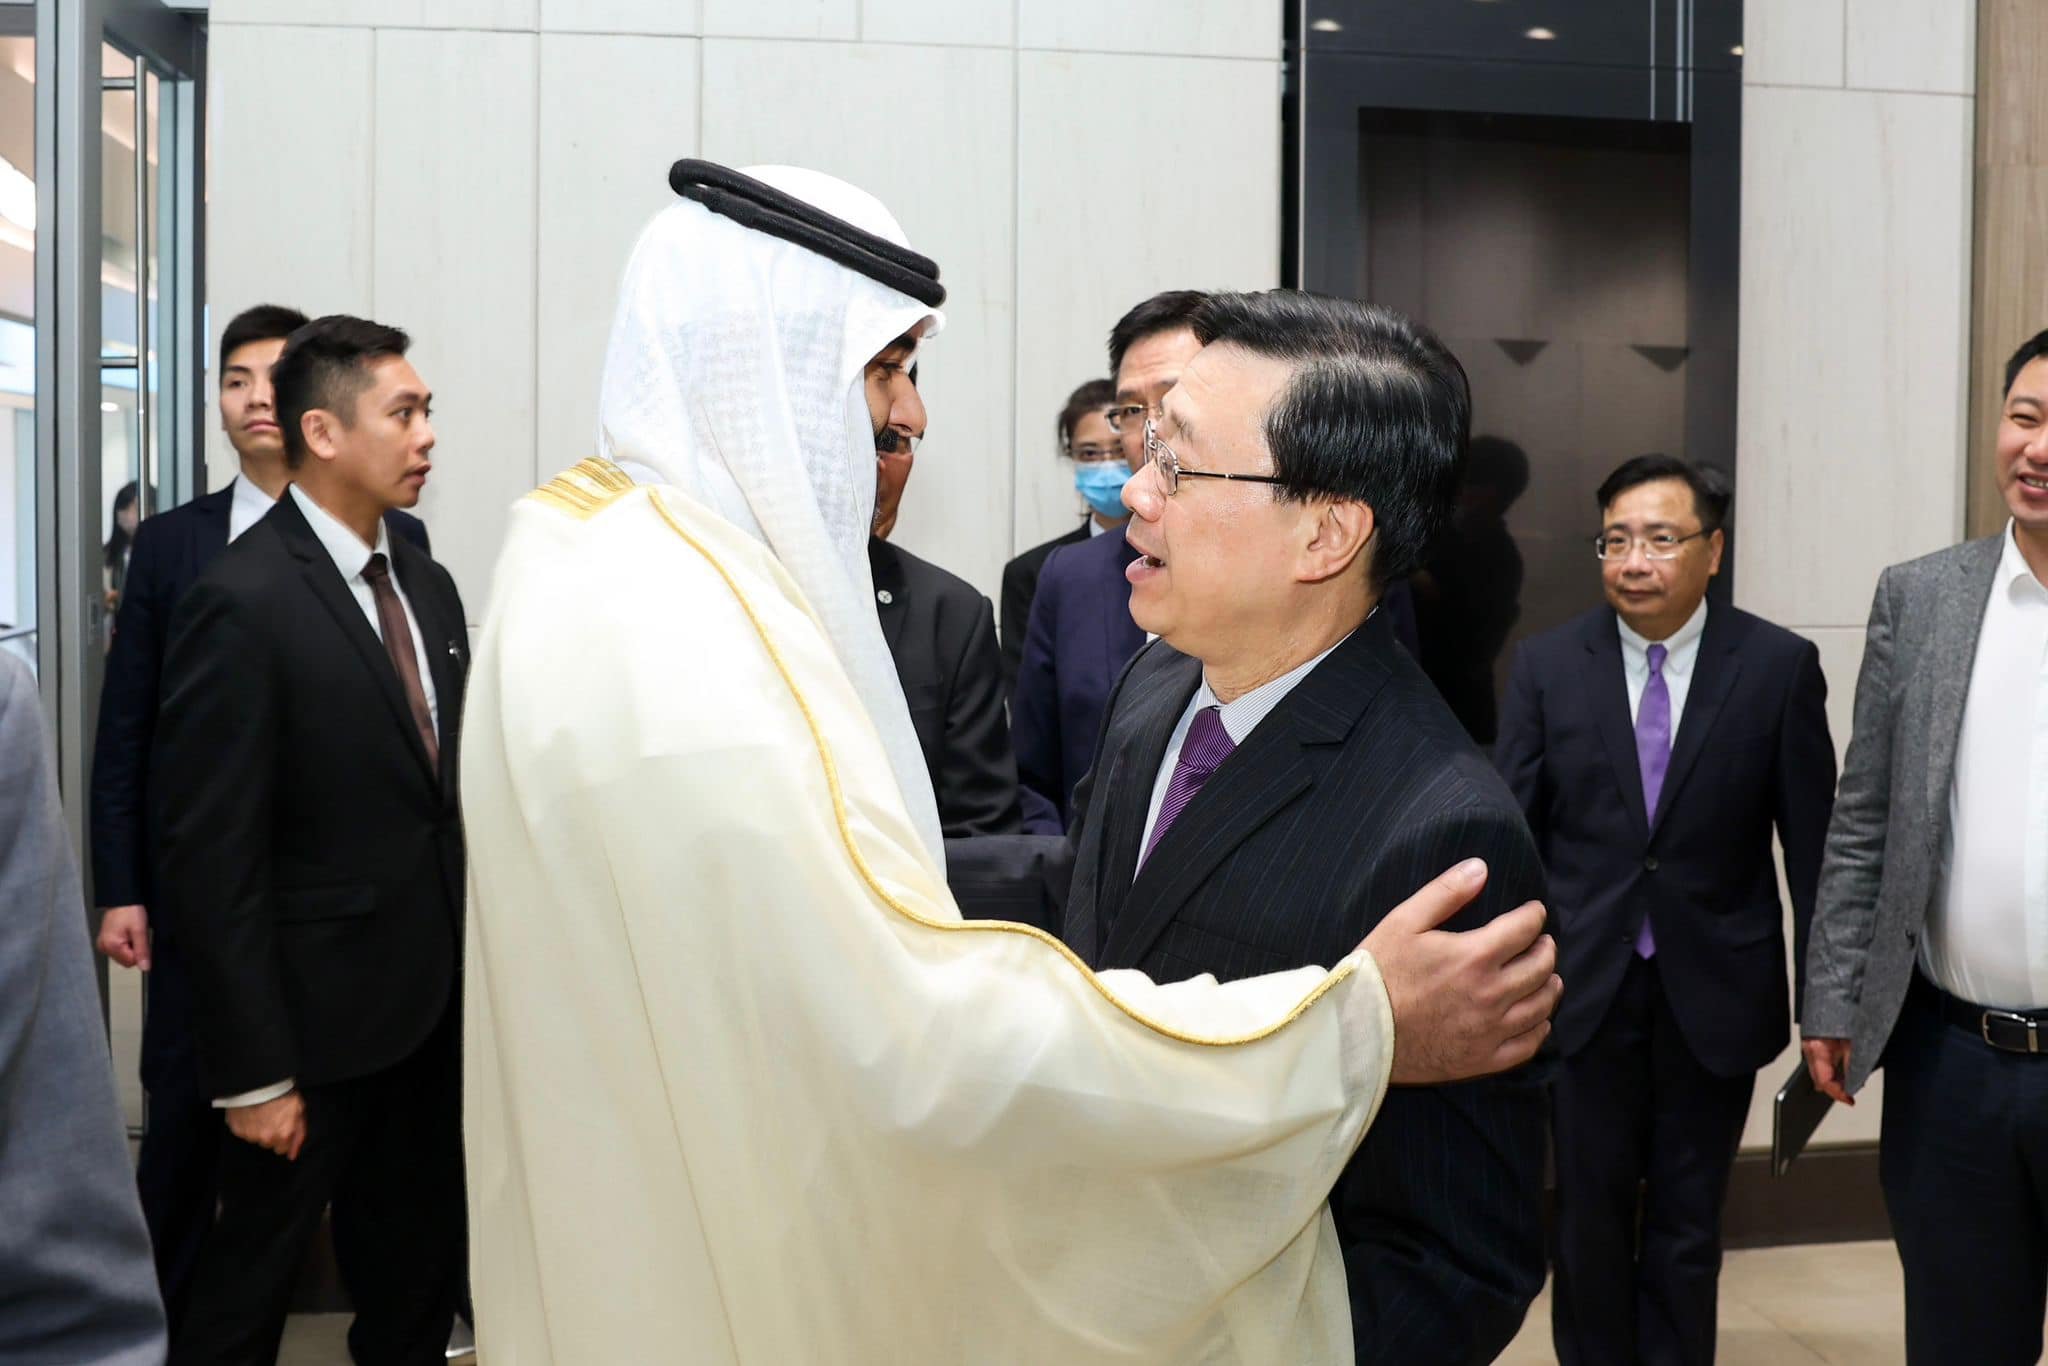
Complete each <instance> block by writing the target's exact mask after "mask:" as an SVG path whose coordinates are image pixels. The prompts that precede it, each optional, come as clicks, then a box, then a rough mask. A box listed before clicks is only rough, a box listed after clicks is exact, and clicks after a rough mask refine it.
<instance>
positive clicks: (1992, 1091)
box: [1800, 332, 2048, 1366]
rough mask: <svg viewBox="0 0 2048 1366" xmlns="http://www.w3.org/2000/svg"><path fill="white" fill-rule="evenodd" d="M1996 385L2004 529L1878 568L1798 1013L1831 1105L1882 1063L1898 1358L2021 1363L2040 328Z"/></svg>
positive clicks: (2035, 1220)
mask: <svg viewBox="0 0 2048 1366" xmlns="http://www.w3.org/2000/svg"><path fill="white" fill-rule="evenodd" d="M2005 379H2006V396H2005V406H2004V411H2003V415H2002V417H2001V419H2000V422H1999V429H1998V441H1997V444H1996V449H1995V457H1994V458H1995V460H1996V462H1997V479H1998V487H1999V491H2000V492H2001V493H2002V494H2003V495H2004V498H2005V502H2006V506H2007V508H2009V509H2010V510H2011V513H2012V521H2011V522H2010V523H2008V524H2007V526H2006V529H2005V530H2004V531H2003V532H2002V533H2001V534H1999V535H1997V536H1991V537H1986V538H1985V539H1983V540H1979V541H1971V542H1969V543H1968V544H1965V545H1959V546H1955V547H1953V548H1951V549H1949V550H1944V551H1941V552H1940V553H1938V554H1934V555H1929V556H1927V557H1925V558H1924V559H1919V560H1914V561H1912V562H1911V563H1909V564H1902V565H1894V566H1893V567H1891V568H1890V569H1887V570H1886V571H1885V572H1884V574H1883V576H1882V577H1881V578H1880V579H1879V580H1878V585H1877V597H1876V600H1875V602H1873V603H1872V605H1871V609H1870V628H1869V636H1868V640H1867V643H1866V644H1865V647H1864V654H1863V671H1862V675H1861V677H1860V678H1859V679H1858V680H1857V684H1856V722H1855V729H1854V733H1853V735H1852V737H1851V739H1850V741H1849V755H1848V759H1847V762H1846V764H1845V766H1844V769H1843V773H1842V785H1841V790H1840V792H1839V794H1838V795H1837V797H1836V799H1835V812H1834V820H1833V824H1832V825H1831V827H1830V828H1829V831H1828V841H1827V853H1826V857H1825V861H1824V863H1823V866H1822V870H1821V879H1820V894H1819V904H1818V907H1817V909H1816V911H1815V914H1814V918H1813V928H1812V932H1811V942H1810V946H1809V948H1808V953H1807V977H1806V982H1807V985H1806V1001H1805V1008H1804V1010H1803V1012H1802V1013H1801V1017H1800V1027H1801V1030H1802V1033H1803V1034H1804V1037H1805V1044H1804V1047H1805V1054H1806V1061H1807V1066H1808V1068H1809V1070H1810V1071H1811V1073H1812V1076H1813V1080H1814V1083H1815V1085H1817V1086H1819V1087H1820V1088H1821V1089H1822V1090H1823V1091H1825V1092H1827V1093H1828V1094H1829V1095H1830V1096H1833V1097H1834V1098H1835V1099H1836V1100H1837V1101H1840V1102H1843V1103H1845V1104H1853V1103H1854V1102H1853V1101H1852V1100H1851V1096H1852V1095H1853V1094H1854V1093H1855V1092H1856V1091H1857V1090H1858V1089H1859V1088H1860V1087H1861V1086H1862V1085H1863V1083H1864V1082H1865V1081H1867V1080H1868V1079H1869V1077H1870V1074H1871V1072H1872V1071H1873V1070H1874V1069H1875V1068H1876V1067H1878V1066H1879V1065H1880V1064H1882V1065H1883V1066H1884V1068H1885V1078H1886V1080H1885V1098H1884V1127H1883V1138H1882V1149H1881V1156H1880V1175H1881V1180H1882V1183H1883V1186H1884V1192H1885V1205H1886V1209H1887V1211H1888V1213H1889V1215H1890V1217H1891V1223H1892V1232H1893V1236H1894V1237H1895V1238H1896V1240H1897V1242H1898V1248H1899V1261H1900V1263H1901V1264H1902V1265H1903V1267H1904V1270H1905V1283H1906V1346H1907V1358H1908V1360H1909V1361H1910V1362H1912V1363H1913V1366H1928V1363H1948V1362H1954V1363H1969V1366H2008V1363H2011V1364H2012V1366H2018V1364H2019V1363H2026V1366H2032V1363H2034V1362H2036V1361H2037V1360H2039V1358H2040V1355H2041V1339H2042V1332H2041V1327H2042V1318H2043V1313H2044V1310H2048V332H2042V333H2040V334H2039V335H2037V336H2035V337H2034V338H2033V339H2032V340H2030V341H2029V342H2027V343H2026V344H2025V345H2024V346H2022V347H2020V349H2019V350H2018V351H2017V352H2015V353H2014V355H2013V357H2012V360H2011V362H2010V363H2009V364H2008V365H2007V367H2006V375H2005Z"/></svg>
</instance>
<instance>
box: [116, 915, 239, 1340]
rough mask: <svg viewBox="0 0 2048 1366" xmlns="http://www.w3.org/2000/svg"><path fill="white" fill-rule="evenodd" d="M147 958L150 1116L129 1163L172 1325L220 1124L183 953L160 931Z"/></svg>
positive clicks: (205, 1212)
mask: <svg viewBox="0 0 2048 1366" xmlns="http://www.w3.org/2000/svg"><path fill="white" fill-rule="evenodd" d="M152 957H153V963H152V966H151V968H150V972H149V976H148V978H147V979H146V986H145V987H144V991H145V1004H144V1007H143V1016H142V1087H143V1090H145V1091H146V1092H148V1094H149V1118H148V1124H147V1125H146V1126H145V1128H144V1129H143V1133H142V1152H141V1154H140V1155H139V1156H138V1157H137V1159H136V1163H135V1185H136V1189H137V1191H138V1193H139V1194H140V1195H141V1197H142V1217H143V1219H144V1220H145V1221H146V1222H147V1223H148V1224H149V1241H150V1246H151V1247H152V1248H154V1249H155V1253H156V1279H157V1287H158V1289H159V1290H160V1291H161V1292H162V1294H163V1297H164V1313H165V1315H166V1316H167V1318H168V1319H169V1322H170V1326H171V1330H172V1331H173V1332H175V1331H177V1327H178V1322H179V1320H180V1318H181V1317H182V1316H183V1312H184V1306H185V1296H186V1292H187V1291H188V1290H189V1289H190V1287H191V1282H192V1269H193V1268H194V1267H195V1266H196V1265H198V1262H199V1248H200V1245H201V1243H202V1242H204V1241H205V1238H206V1230H207V1227H208V1226H209V1225H210V1224H212V1223H213V1206H214V1199H215V1189H216V1188H215V1179H216V1175H217V1168H218V1167H219V1165H220V1145H221V1138H222V1136H223V1135H224V1134H225V1133H226V1128H225V1126H224V1125H223V1124H222V1122H221V1116H220V1111H218V1110H216V1109H214V1108H213V1104H212V1100H211V1098H210V1097H209V1096H207V1095H206V1093H205V1091H204V1089H203V1088H202V1087H201V1086H200V1084H199V1056H198V1050H197V1048H196V1047H195V1046H194V1044H193V1041H192V999H191V990H192V988H191V981H190V979H189V978H188V977H187V976H186V973H185V964H184V960H183V959H182V958H181V957H180V956H179V954H178V952H177V949H176V947H175V945H173V944H170V943H168V942H167V941H165V940H164V939H163V938H162V937H161V936H159V937H158V939H157V941H156V943H155V944H154V945H153V946H152Z"/></svg>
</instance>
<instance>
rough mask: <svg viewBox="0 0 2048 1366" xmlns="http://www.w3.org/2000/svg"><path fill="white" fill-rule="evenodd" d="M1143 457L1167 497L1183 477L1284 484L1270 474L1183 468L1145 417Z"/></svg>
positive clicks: (1176, 488)
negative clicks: (1155, 473) (1230, 472)
mask: <svg viewBox="0 0 2048 1366" xmlns="http://www.w3.org/2000/svg"><path fill="white" fill-rule="evenodd" d="M1145 458H1146V459H1147V460H1150V461H1151V462H1152V463H1153V464H1154V465H1155V466H1157V467H1158V469H1159V482H1160V484H1161V486H1162V487H1164V488H1165V490H1166V496H1167V497H1168V498H1171V497H1173V495H1174V494H1176V493H1179V492H1180V481H1181V480H1183V479H1235V480H1237V481H1238V482H1239V483H1242V484H1284V483H1286V482H1287V481H1286V480H1285V479H1276V478H1274V477H1273V476H1272V475H1270V474H1217V473H1215V472H1214V471H1211V470H1184V469H1182V468H1181V467H1180V457H1179V456H1177V455H1175V454H1174V453H1173V447H1171V446H1169V445H1167V444H1166V443H1165V442H1164V441H1161V440H1160V439H1159V432H1158V430H1157V429H1156V428H1154V427H1153V425H1152V419H1151V418H1149V417H1148V418H1146V419H1145Z"/></svg>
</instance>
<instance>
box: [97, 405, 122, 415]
mask: <svg viewBox="0 0 2048 1366" xmlns="http://www.w3.org/2000/svg"><path fill="white" fill-rule="evenodd" d="M100 411H101V412H103V413H118V412H120V411H121V405H120V404H118V403H102V404H101V405H100Z"/></svg>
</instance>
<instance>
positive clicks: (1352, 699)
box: [1102, 615, 1399, 966]
mask: <svg viewBox="0 0 2048 1366" xmlns="http://www.w3.org/2000/svg"><path fill="white" fill-rule="evenodd" d="M1398 648H1399V646H1398V645H1396V644H1395V641H1394V636H1393V632H1392V629H1391V627H1390V626H1389V625H1388V623H1387V621H1386V619H1385V617H1384V616H1379V615H1376V616H1374V617H1373V618H1371V619H1370V620H1368V621H1367V622H1366V623H1365V625H1363V626H1361V627H1360V628H1359V629H1358V630H1357V631H1354V632H1353V633H1352V634H1351V636H1350V638H1349V639H1347V640H1346V641H1345V642H1344V643H1343V644H1342V645H1340V646H1338V647H1337V649H1336V650H1335V651H1333V652H1332V653H1331V654H1330V656H1329V658H1327V659H1325V660H1324V661H1323V662H1322V663H1321V664H1319V665H1317V666H1316V667H1315V669H1313V670H1312V671H1310V673H1309V675H1308V677H1306V678H1304V679H1302V680H1301V682H1300V683H1299V684H1297V685H1296V686H1295V688H1294V690H1293V691H1292V692H1290V693H1289V694H1288V695H1287V696H1286V697H1285V698H1283V699H1282V700H1281V702H1280V705H1279V706H1277V707H1275V708H1274V709H1273V710H1272V712H1271V713H1270V714H1269V715H1268V716H1267V717H1266V719H1265V720H1264V721H1262V722H1260V723H1259V725H1258V727H1257V728H1256V729H1254V730H1253V731H1252V733H1251V734H1250V735H1248V736H1246V737H1245V742H1244V743H1243V744H1242V745H1240V746H1238V748H1237V750H1236V752H1234V753H1233V754H1232V755H1231V756H1230V757H1229V758H1228V759H1226V760H1224V761H1223V764H1222V766H1221V767H1220V768H1218V769H1217V770H1216V772H1215V774H1214V776H1212V777H1211V778H1210V779H1209V781H1208V783H1207V784H1206V785H1204V786H1203V788H1202V790H1201V791H1200V792H1198V793H1197V794H1196V795H1195V799H1194V800H1193V801H1191V802H1189V803H1188V805H1187V809H1186V810H1184V811H1183V812H1182V813H1181V816H1180V819H1179V820H1177V821H1175V822H1174V824H1173V827H1172V828H1171V829H1169V830H1168V831H1167V832H1166V833H1165V834H1164V835H1163V836H1161V837H1160V840H1159V844H1158V847H1156V848H1155V849H1154V850H1153V851H1152V857H1151V858H1149V859H1147V860H1146V861H1145V866H1144V867H1143V868H1141V869H1139V870H1138V875H1137V879H1136V881H1135V882H1133V883H1132V884H1131V887H1130V898H1129V901H1128V902H1127V903H1126V904H1125V906H1124V908H1123V912H1122V914H1120V915H1119V916H1117V918H1116V925H1115V928H1114V930H1113V931H1112V932H1111V934H1110V936H1109V942H1107V943H1106V944H1104V945H1103V952H1102V961H1103V962H1104V963H1106V964H1109V965H1112V966H1115V965H1126V964H1132V963H1136V962H1138V961H1139V960H1140V959H1142V958H1143V957H1144V956H1145V954H1146V953H1147V952H1149V951H1150V950H1151V948H1152V945H1153V944H1154V942H1156V941H1157V940H1158V938H1159V936H1160V935H1161V934H1162V933H1163V932H1164V931H1165V929H1166V927H1167V926H1168V925H1170V924H1172V923H1173V919H1174V917H1175V916H1176V915H1178V914H1179V913H1180V910H1181V908H1182V907H1183V906H1185V905H1186V904H1187V902H1188V900H1189V899H1190V898H1191V897H1193V896H1194V895H1195V893H1196V892H1198V891H1199V890H1200V889H1201V888H1202V886H1203V884H1204V883H1206V882H1207V881H1208V880H1209V877H1210V875H1211V874H1213V873H1214V872H1215V871H1216V868H1217V865H1219V864H1220V863H1222V862H1223V861H1224V860H1225V859H1226V858H1228V857H1229V856H1230V855H1231V854H1232V853H1233V852H1234V851H1235V850H1236V849H1237V848H1238V846H1240V845H1241V844H1243V843H1244V842H1245V841H1246V840H1247V839H1249V838H1250V837H1251V836H1252V835H1253V834H1255V833H1256V832H1257V831H1259V830H1260V829H1261V828H1263V827H1264V826H1265V824H1266V822H1267V821H1269V820H1271V819H1272V818H1273V816H1274V815H1275V814H1276V813H1278V812H1279V811H1280V810H1281V809H1282V808H1284V807H1286V806H1287V805H1288V804H1290V803H1291V802H1293V801H1295V800H1296V799H1298V798H1299V797H1300V796H1301V795H1302V794H1303V793H1304V792H1306V791H1308V790H1309V789H1310V788H1311V787H1313V786H1314V785H1315V780H1316V776H1317V774H1318V773H1319V772H1320V769H1321V765H1320V764H1319V763H1318V762H1317V761H1316V757H1315V756H1314V753H1313V752H1314V751H1315V750H1317V749H1323V750H1324V751H1325V752H1326V753H1334V752H1335V747H1336V746H1340V745H1342V743H1343V742H1344V738H1345V737H1346V736H1347V735H1349V734H1350V733H1351V731H1352V729H1353V727H1354V726H1356V724H1357V723H1358V720H1359V718H1360V717H1362V716H1363V715H1365V713H1366V711H1367V709H1368V708H1369V707H1370V706H1371V705H1372V702H1373V699H1374V698H1375V697H1376V696H1378V694H1379V691H1380V689H1381V687H1382V686H1384V684H1385V683H1386V680H1387V677H1388V668H1387V663H1386V658H1385V656H1386V652H1387V651H1390V650H1394V649H1398ZM1198 673H1199V670H1197V671H1196V674H1197V675H1198ZM1194 682H1195V677H1194V676H1191V677H1190V678H1189V679H1188V687H1187V689H1186V690H1185V691H1183V692H1181V693H1180V699H1179V705H1177V706H1175V707H1173V708H1172V709H1171V712H1170V717H1171V721H1170V723H1169V724H1168V725H1167V728H1166V729H1167V733H1168V736H1169V737H1170V736H1171V733H1172V730H1173V726H1174V725H1175V724H1178V722H1179V720H1180V716H1181V713H1182V712H1184V711H1185V710H1186V709H1187V700H1188V697H1189V696H1190V695H1191V694H1192V693H1193V691H1194ZM1151 757H1152V763H1151V766H1150V767H1149V768H1139V769H1137V770H1136V771H1135V772H1134V774H1133V777H1134V778H1136V779H1138V780H1139V781H1138V782H1137V783H1136V785H1135V786H1134V787H1133V788H1132V789H1130V790H1128V791H1127V792H1126V794H1125V797H1124V801H1123V805H1125V806H1127V807H1129V808H1130V809H1132V810H1134V811H1136V812H1137V823H1138V825H1139V827H1140V829H1139V836H1140V837H1142V834H1143V825H1144V819H1145V816H1146V814H1148V813H1149V810H1150V806H1151V793H1152V785H1153V783H1154V781H1156V779H1157V777H1158V771H1159V765H1160V762H1161V761H1162V760H1163V759H1164V757H1165V743H1164V741H1162V742H1161V743H1160V745H1159V747H1158V750H1157V752H1156V753H1154V754H1153V755H1152V756H1151ZM1133 863H1135V848H1134V849H1133ZM1126 876H1128V874H1126Z"/></svg>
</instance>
